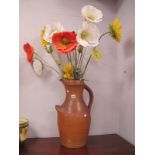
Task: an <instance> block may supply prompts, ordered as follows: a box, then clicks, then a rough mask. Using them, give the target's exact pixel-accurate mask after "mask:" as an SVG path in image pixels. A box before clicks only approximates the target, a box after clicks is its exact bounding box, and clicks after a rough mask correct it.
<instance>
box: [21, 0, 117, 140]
mask: <svg viewBox="0 0 155 155" xmlns="http://www.w3.org/2000/svg"><path fill="white" fill-rule="evenodd" d="M87 4H91V5H94V6H96V7H97V8H99V9H101V10H102V11H103V22H102V23H99V24H98V25H99V28H100V31H101V32H105V31H107V29H108V26H109V23H111V21H112V20H113V18H114V17H115V15H116V1H115V0H105V1H100V0H85V1H82V0H81V1H79V0H78V1H77V0H72V1H68V0H20V52H19V53H20V60H19V62H20V94H19V95H20V109H19V111H20V117H26V118H27V119H28V120H29V124H30V128H29V129H30V130H29V137H55V136H58V128H57V113H56V110H55V105H57V104H59V105H60V104H62V103H63V101H64V97H65V96H64V94H65V92H64V88H63V85H62V84H61V83H60V82H59V78H58V76H57V75H56V74H55V73H54V72H50V71H47V72H44V74H43V76H41V77H38V76H37V75H36V74H35V73H34V71H33V70H32V68H31V66H30V65H29V64H28V63H27V61H26V58H25V53H24V52H23V49H22V46H23V44H24V43H25V42H30V43H31V44H32V45H33V46H34V47H35V49H36V51H37V52H38V53H40V55H42V57H43V58H46V59H47V61H48V62H49V63H50V64H52V65H53V66H55V64H54V62H53V60H52V58H51V57H49V56H48V54H46V52H45V50H44V49H43V47H42V46H41V45H40V43H39V42H40V30H41V28H42V27H43V26H44V25H46V24H51V23H52V22H55V21H60V22H61V23H62V24H63V25H64V27H65V29H66V30H68V31H72V30H77V29H78V28H80V26H81V25H82V21H83V19H82V17H81V13H80V10H81V7H82V6H84V5H87ZM99 47H100V48H101V49H102V51H103V60H102V61H101V62H99V63H95V62H93V61H92V62H91V64H90V66H89V67H88V70H87V74H86V79H88V81H87V82H86V83H87V84H88V85H89V86H90V87H91V88H92V90H93V91H94V97H95V98H94V104H93V106H92V111H91V117H92V122H91V127H90V133H89V134H90V135H99V134H109V133H118V127H119V125H118V105H117V102H116V97H117V94H116V92H117V79H116V77H117V74H116V72H117V66H116V65H117V61H116V60H117V50H116V42H115V41H114V40H113V39H112V38H111V37H108V36H107V37H105V38H104V39H103V40H102V41H101V42H100V46H99ZM88 52H89V51H88ZM84 97H85V99H86V100H87V99H88V95H87V93H84Z"/></svg>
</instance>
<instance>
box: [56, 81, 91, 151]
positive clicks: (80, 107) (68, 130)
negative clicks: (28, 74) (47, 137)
mask: <svg viewBox="0 0 155 155" xmlns="http://www.w3.org/2000/svg"><path fill="white" fill-rule="evenodd" d="M61 81H62V83H63V84H64V87H65V91H66V99H65V101H64V103H63V104H62V105H56V110H57V115H58V128H59V134H60V140H61V144H62V145H63V146H65V147H67V148H80V147H82V146H84V145H86V143H87V137H88V133H89V127H90V122H91V118H90V110H91V106H92V103H93V92H92V90H91V89H90V88H89V87H88V86H87V85H86V84H85V83H84V80H66V79H61ZM84 89H85V90H87V91H88V93H89V97H90V98H89V103H88V104H86V103H85V101H84V99H83V90H84Z"/></svg>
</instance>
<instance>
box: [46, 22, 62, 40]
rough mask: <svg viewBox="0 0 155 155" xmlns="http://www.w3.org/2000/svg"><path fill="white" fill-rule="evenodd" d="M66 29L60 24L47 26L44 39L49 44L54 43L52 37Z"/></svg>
mask: <svg viewBox="0 0 155 155" xmlns="http://www.w3.org/2000/svg"><path fill="white" fill-rule="evenodd" d="M63 30H64V28H63V26H62V25H61V24H60V23H54V24H52V25H46V26H45V32H44V36H43V39H44V40H45V41H47V42H49V43H51V42H52V40H51V38H52V36H53V35H54V34H55V33H57V32H61V31H63Z"/></svg>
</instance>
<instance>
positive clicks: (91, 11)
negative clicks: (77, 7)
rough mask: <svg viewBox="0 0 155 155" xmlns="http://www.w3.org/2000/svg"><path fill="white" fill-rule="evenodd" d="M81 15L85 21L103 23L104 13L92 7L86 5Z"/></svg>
mask: <svg viewBox="0 0 155 155" xmlns="http://www.w3.org/2000/svg"><path fill="white" fill-rule="evenodd" d="M81 14H82V16H83V18H84V19H85V20H87V21H88V22H92V23H98V22H100V21H102V17H103V14H102V11H101V10H99V9H97V8H95V7H94V6H91V5H86V6H84V7H83V8H82V9H81Z"/></svg>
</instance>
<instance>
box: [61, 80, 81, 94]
mask: <svg viewBox="0 0 155 155" xmlns="http://www.w3.org/2000/svg"><path fill="white" fill-rule="evenodd" d="M61 81H62V83H63V84H64V87H65V91H66V95H67V96H68V95H76V96H82V94H83V89H84V80H66V79H62V80H61Z"/></svg>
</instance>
